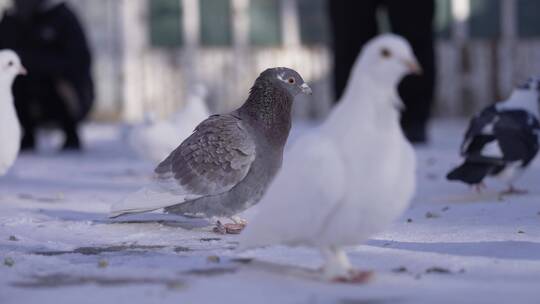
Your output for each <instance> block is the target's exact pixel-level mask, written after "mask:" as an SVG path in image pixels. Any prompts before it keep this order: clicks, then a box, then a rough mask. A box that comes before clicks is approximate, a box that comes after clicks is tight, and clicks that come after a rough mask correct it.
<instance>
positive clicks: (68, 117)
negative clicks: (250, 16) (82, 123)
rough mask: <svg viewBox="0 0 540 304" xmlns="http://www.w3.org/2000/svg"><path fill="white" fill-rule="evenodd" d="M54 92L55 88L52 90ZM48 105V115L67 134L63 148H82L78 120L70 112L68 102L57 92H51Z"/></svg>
mask: <svg viewBox="0 0 540 304" xmlns="http://www.w3.org/2000/svg"><path fill="white" fill-rule="evenodd" d="M52 92H54V90H53V91H52ZM45 102H46V104H47V106H48V109H49V111H48V116H49V117H51V118H52V119H53V121H54V122H55V123H57V124H58V125H59V126H60V128H61V129H62V131H63V132H64V135H65V141H64V145H63V147H62V149H63V150H80V149H81V142H80V139H79V134H78V131H77V125H78V124H77V121H76V119H75V117H74V115H73V114H72V113H71V112H70V109H69V107H68V106H67V104H66V102H64V100H62V98H60V97H59V96H58V95H57V94H56V93H51V94H50V96H49V97H48V98H47V99H46V100H45Z"/></svg>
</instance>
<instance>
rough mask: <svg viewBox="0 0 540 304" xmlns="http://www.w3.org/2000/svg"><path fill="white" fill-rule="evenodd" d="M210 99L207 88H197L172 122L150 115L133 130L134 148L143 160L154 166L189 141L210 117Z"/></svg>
mask: <svg viewBox="0 0 540 304" xmlns="http://www.w3.org/2000/svg"><path fill="white" fill-rule="evenodd" d="M206 95H207V91H206V88H205V87H204V86H203V85H200V84H199V85H197V86H195V89H194V90H193V93H191V94H189V96H188V98H187V100H186V104H185V106H184V107H183V109H182V110H180V111H179V112H177V113H175V114H174V115H173V116H172V118H171V119H165V120H158V119H156V117H155V113H152V112H149V113H146V115H145V120H144V122H143V124H141V125H137V126H135V127H133V129H132V130H131V131H130V134H129V135H128V142H129V144H130V146H131V147H132V148H133V150H134V151H135V152H136V153H137V154H138V155H139V156H140V157H141V158H143V159H146V160H148V161H151V162H153V163H159V162H161V161H162V160H164V159H165V157H167V156H168V155H169V153H171V152H172V151H173V150H174V149H175V148H176V147H177V146H178V143H181V142H182V141H183V140H184V139H186V138H188V137H189V136H190V135H191V134H192V133H193V131H194V130H195V127H196V126H197V125H198V124H199V123H200V122H202V121H203V120H205V119H206V118H207V117H208V116H209V115H210V114H209V111H208V108H207V107H206V101H205V98H206Z"/></svg>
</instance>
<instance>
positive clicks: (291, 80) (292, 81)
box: [287, 77, 296, 84]
mask: <svg viewBox="0 0 540 304" xmlns="http://www.w3.org/2000/svg"><path fill="white" fill-rule="evenodd" d="M287 81H288V82H289V83H290V84H294V83H295V82H296V80H295V79H294V77H289V79H287Z"/></svg>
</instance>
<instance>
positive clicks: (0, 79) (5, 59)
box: [0, 50, 26, 87]
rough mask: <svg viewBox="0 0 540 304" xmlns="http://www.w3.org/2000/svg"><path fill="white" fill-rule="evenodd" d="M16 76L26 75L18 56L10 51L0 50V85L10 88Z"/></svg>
mask: <svg viewBox="0 0 540 304" xmlns="http://www.w3.org/2000/svg"><path fill="white" fill-rule="evenodd" d="M18 75H26V69H25V68H24V67H23V65H22V63H21V60H20V59H19V56H18V55H17V54H16V53H15V52H14V51H12V50H0V85H2V86H4V85H7V86H8V87H11V85H12V84H13V81H14V80H15V77H17V76H18Z"/></svg>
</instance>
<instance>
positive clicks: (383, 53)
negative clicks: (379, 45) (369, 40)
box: [381, 48, 392, 58]
mask: <svg viewBox="0 0 540 304" xmlns="http://www.w3.org/2000/svg"><path fill="white" fill-rule="evenodd" d="M381 56H382V57H383V58H388V57H390V56H392V52H390V50H389V49H387V48H384V49H382V50H381Z"/></svg>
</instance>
